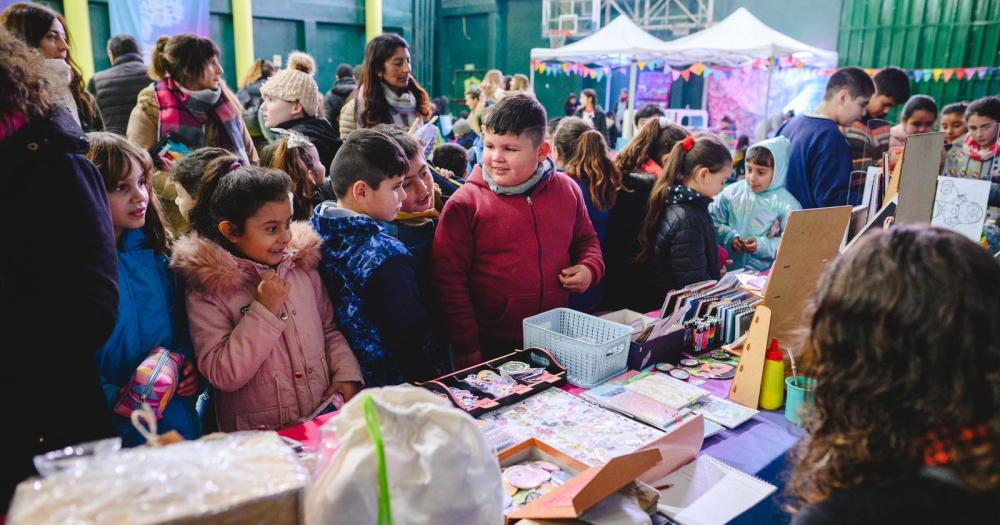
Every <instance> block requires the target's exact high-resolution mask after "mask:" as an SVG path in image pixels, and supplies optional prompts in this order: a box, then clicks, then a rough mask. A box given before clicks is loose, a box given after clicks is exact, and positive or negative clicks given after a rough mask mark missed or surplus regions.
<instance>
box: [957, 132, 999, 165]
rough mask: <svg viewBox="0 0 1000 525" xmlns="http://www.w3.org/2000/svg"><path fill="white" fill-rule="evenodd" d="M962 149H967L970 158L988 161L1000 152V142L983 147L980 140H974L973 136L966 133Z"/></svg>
mask: <svg viewBox="0 0 1000 525" xmlns="http://www.w3.org/2000/svg"><path fill="white" fill-rule="evenodd" d="M962 149H964V150H965V153H966V154H968V155H969V158H970V159H972V160H974V161H977V162H987V161H989V160H990V159H992V158H994V157H996V156H997V153H1000V142H994V143H993V144H990V145H989V146H988V147H986V148H983V147H982V146H980V145H979V143H978V142H976V141H974V140H972V137H970V136H968V135H966V136H965V142H963V143H962Z"/></svg>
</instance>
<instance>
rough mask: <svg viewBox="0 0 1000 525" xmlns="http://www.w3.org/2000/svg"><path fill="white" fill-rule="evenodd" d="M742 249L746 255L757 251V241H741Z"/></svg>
mask: <svg viewBox="0 0 1000 525" xmlns="http://www.w3.org/2000/svg"><path fill="white" fill-rule="evenodd" d="M743 249H744V250H746V252H747V253H754V252H756V251H757V239H747V240H745V241H743Z"/></svg>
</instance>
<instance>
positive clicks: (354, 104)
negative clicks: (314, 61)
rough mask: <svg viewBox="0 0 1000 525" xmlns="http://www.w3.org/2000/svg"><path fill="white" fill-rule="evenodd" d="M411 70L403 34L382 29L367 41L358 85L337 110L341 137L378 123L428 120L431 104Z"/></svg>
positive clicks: (408, 47) (432, 107)
mask: <svg viewBox="0 0 1000 525" xmlns="http://www.w3.org/2000/svg"><path fill="white" fill-rule="evenodd" d="M412 72H413V70H412V68H411V65H410V46H409V44H407V43H406V40H404V39H403V37H401V36H399V35H397V34H394V33H384V34H381V35H379V36H377V37H375V38H373V39H372V40H371V41H370V42H368V45H367V46H365V62H364V64H362V65H361V68H360V70H359V71H358V83H359V86H358V89H357V91H355V92H354V97H353V98H352V99H351V100H349V101H347V103H345V104H344V107H343V108H342V109H341V110H340V137H341V138H346V137H347V135H348V134H350V132H352V131H354V130H355V129H359V128H373V127H375V126H377V125H379V124H396V125H398V126H403V127H404V128H408V127H410V126H411V125H412V124H413V123H414V122H415V121H416V120H417V119H418V118H420V119H423V121H424V122H427V120H429V119H430V118H431V115H433V114H434V105H433V104H431V99H430V96H428V95H427V92H426V91H424V88H423V87H421V86H420V83H419V82H417V79H415V78H413V75H412V74H411V73H412ZM329 117H330V118H331V119H332V118H336V116H334V115H331V116H329Z"/></svg>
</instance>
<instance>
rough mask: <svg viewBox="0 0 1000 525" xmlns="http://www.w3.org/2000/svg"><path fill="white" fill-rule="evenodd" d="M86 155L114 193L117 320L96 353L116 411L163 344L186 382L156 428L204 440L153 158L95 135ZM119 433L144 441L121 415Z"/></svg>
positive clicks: (120, 140)
mask: <svg viewBox="0 0 1000 525" xmlns="http://www.w3.org/2000/svg"><path fill="white" fill-rule="evenodd" d="M88 139H89V141H90V151H89V152H88V154H87V158H89V159H90V161H91V162H93V163H94V165H95V166H97V169H98V170H99V171H100V172H101V175H102V177H103V179H104V185H105V188H106V189H107V191H108V203H109V206H110V208H111V223H112V226H113V227H114V231H115V237H116V239H117V242H118V295H119V298H118V320H117V322H116V323H115V329H114V331H113V332H112V334H111V338H110V339H108V341H107V342H106V343H105V344H104V347H103V348H101V349H100V350H99V351H98V352H97V354H96V355H95V357H96V359H97V364H98V368H99V369H100V373H101V386H102V388H103V389H104V394H105V397H106V399H107V402H108V406H109V407H114V405H115V403H117V401H118V399H119V397H120V396H121V392H122V388H124V387H125V386H127V385H128V384H129V381H130V380H131V379H132V376H133V375H134V374H135V371H136V368H138V367H139V365H140V364H141V363H142V361H143V360H145V359H146V357H147V356H148V355H149V353H150V351H151V350H152V349H153V348H154V347H157V346H162V347H164V348H166V349H167V350H170V351H172V352H179V353H181V354H183V355H184V358H185V360H184V366H183V367H182V369H181V382H180V384H179V385H178V388H177V391H176V392H175V394H174V397H173V398H172V399H171V400H170V402H169V404H168V405H167V408H166V410H165V412H164V413H163V417H162V418H161V419H160V420H159V421H157V431H158V432H159V433H161V434H162V433H164V432H167V431H169V430H176V431H178V432H179V433H180V434H181V435H182V436H184V438H186V439H197V438H198V437H200V436H201V421H200V419H199V417H198V412H197V411H196V410H195V400H196V396H197V394H198V389H199V383H200V379H199V376H198V373H197V371H196V370H195V368H194V354H193V352H192V348H191V343H190V341H189V338H188V334H187V329H186V328H185V327H184V326H183V325H182V324H181V323H182V322H183V319H184V314H183V311H178V310H179V309H180V308H182V305H183V303H182V302H179V301H177V300H176V290H175V286H174V278H173V275H172V274H171V273H170V270H169V268H168V267H167V255H168V250H169V244H168V243H169V236H168V234H167V231H166V229H165V228H164V225H163V219H162V217H161V215H160V211H159V207H158V206H157V203H156V199H155V197H153V196H152V195H151V191H150V186H149V182H150V171H151V170H152V161H151V159H150V157H149V154H148V153H147V152H146V151H145V150H143V149H141V148H139V147H138V146H135V145H134V144H132V143H131V142H129V141H128V140H126V139H125V137H122V136H119V135H115V134H113V133H103V132H101V133H90V134H88ZM112 417H113V418H114V424H115V428H116V429H117V430H118V433H119V434H120V435H121V437H122V444H123V445H124V446H136V445H141V444H143V443H145V438H143V437H142V436H141V435H140V434H139V432H138V431H136V430H135V428H133V427H132V422H131V421H130V420H128V419H126V418H124V417H121V416H119V415H117V414H115V415H113V416H112Z"/></svg>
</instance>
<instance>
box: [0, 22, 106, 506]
mask: <svg viewBox="0 0 1000 525" xmlns="http://www.w3.org/2000/svg"><path fill="white" fill-rule="evenodd" d="M49 97H50V95H49V92H48V82H47V81H46V80H45V72H44V65H43V59H42V57H41V55H39V54H38V53H36V52H34V51H33V50H31V49H30V48H29V46H28V45H27V44H25V43H24V42H23V41H22V40H20V39H18V38H15V37H14V36H13V35H11V33H9V32H8V31H7V30H5V29H3V28H0V159H3V173H4V177H3V191H0V222H2V223H3V224H6V225H8V228H7V231H6V234H5V239H4V243H5V248H4V250H3V255H2V256H0V297H3V301H4V303H5V304H7V305H9V306H10V307H11V308H10V309H9V310H7V311H6V313H5V314H4V315H2V316H0V333H4V334H10V335H11V336H14V335H15V334H18V335H20V336H21V337H25V339H22V341H30V343H29V344H28V345H27V346H25V347H23V349H24V351H21V352H14V353H9V354H8V355H9V357H10V358H12V359H13V360H12V361H10V362H9V364H8V366H5V367H4V370H3V373H2V374H3V375H2V376H0V399H6V400H8V402H7V403H6V404H5V407H4V408H5V415H6V417H7V418H8V421H10V422H11V423H10V424H7V425H6V426H5V428H4V440H5V450H4V466H3V468H2V469H0V515H2V514H6V509H7V501H8V498H10V496H11V494H12V493H13V491H14V486H15V484H16V483H18V482H20V481H22V480H24V479H25V478H27V477H28V476H31V475H34V474H35V468H34V465H33V463H32V457H34V456H35V455H36V454H41V453H44V452H48V451H50V450H55V449H59V448H62V447H65V446H67V445H74V444H77V443H82V442H85V441H92V440H94V439H99V438H103V437H110V436H113V435H115V433H114V429H113V428H112V426H111V411H110V410H109V409H108V407H107V406H106V405H105V401H104V393H103V391H102V390H101V383H100V374H99V372H98V369H97V363H96V362H95V361H94V353H95V352H96V351H97V350H98V349H99V348H100V347H101V346H102V345H103V344H104V342H105V341H107V339H108V337H110V336H111V332H112V329H113V328H114V326H115V317H116V315H117V312H118V287H117V283H118V278H117V270H116V261H115V235H114V230H113V228H112V224H111V212H110V210H109V208H108V196H107V192H106V191H105V189H104V181H103V179H102V178H101V174H100V172H98V171H97V168H95V167H94V165H93V164H91V163H90V161H88V160H87V159H86V158H84V157H83V156H82V155H81V154H83V153H86V152H87V137H86V135H84V133H83V130H81V129H80V125H79V124H77V123H76V121H75V120H73V118H72V117H71V116H70V114H69V111H67V110H66V108H64V107H62V106H59V105H57V104H55V103H54V102H52V101H51V100H50V98H49ZM5 348H11V349H13V348H15V346H14V345H13V344H12V343H11V344H10V346H5ZM41 377H44V378H45V379H44V381H45V383H46V384H50V385H59V387H58V388H40V384H39V380H40V378H41ZM49 381H51V383H49ZM15 400H16V401H15ZM53 410H56V411H57V412H58V414H57V415H53V412H52V411H53Z"/></svg>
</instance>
